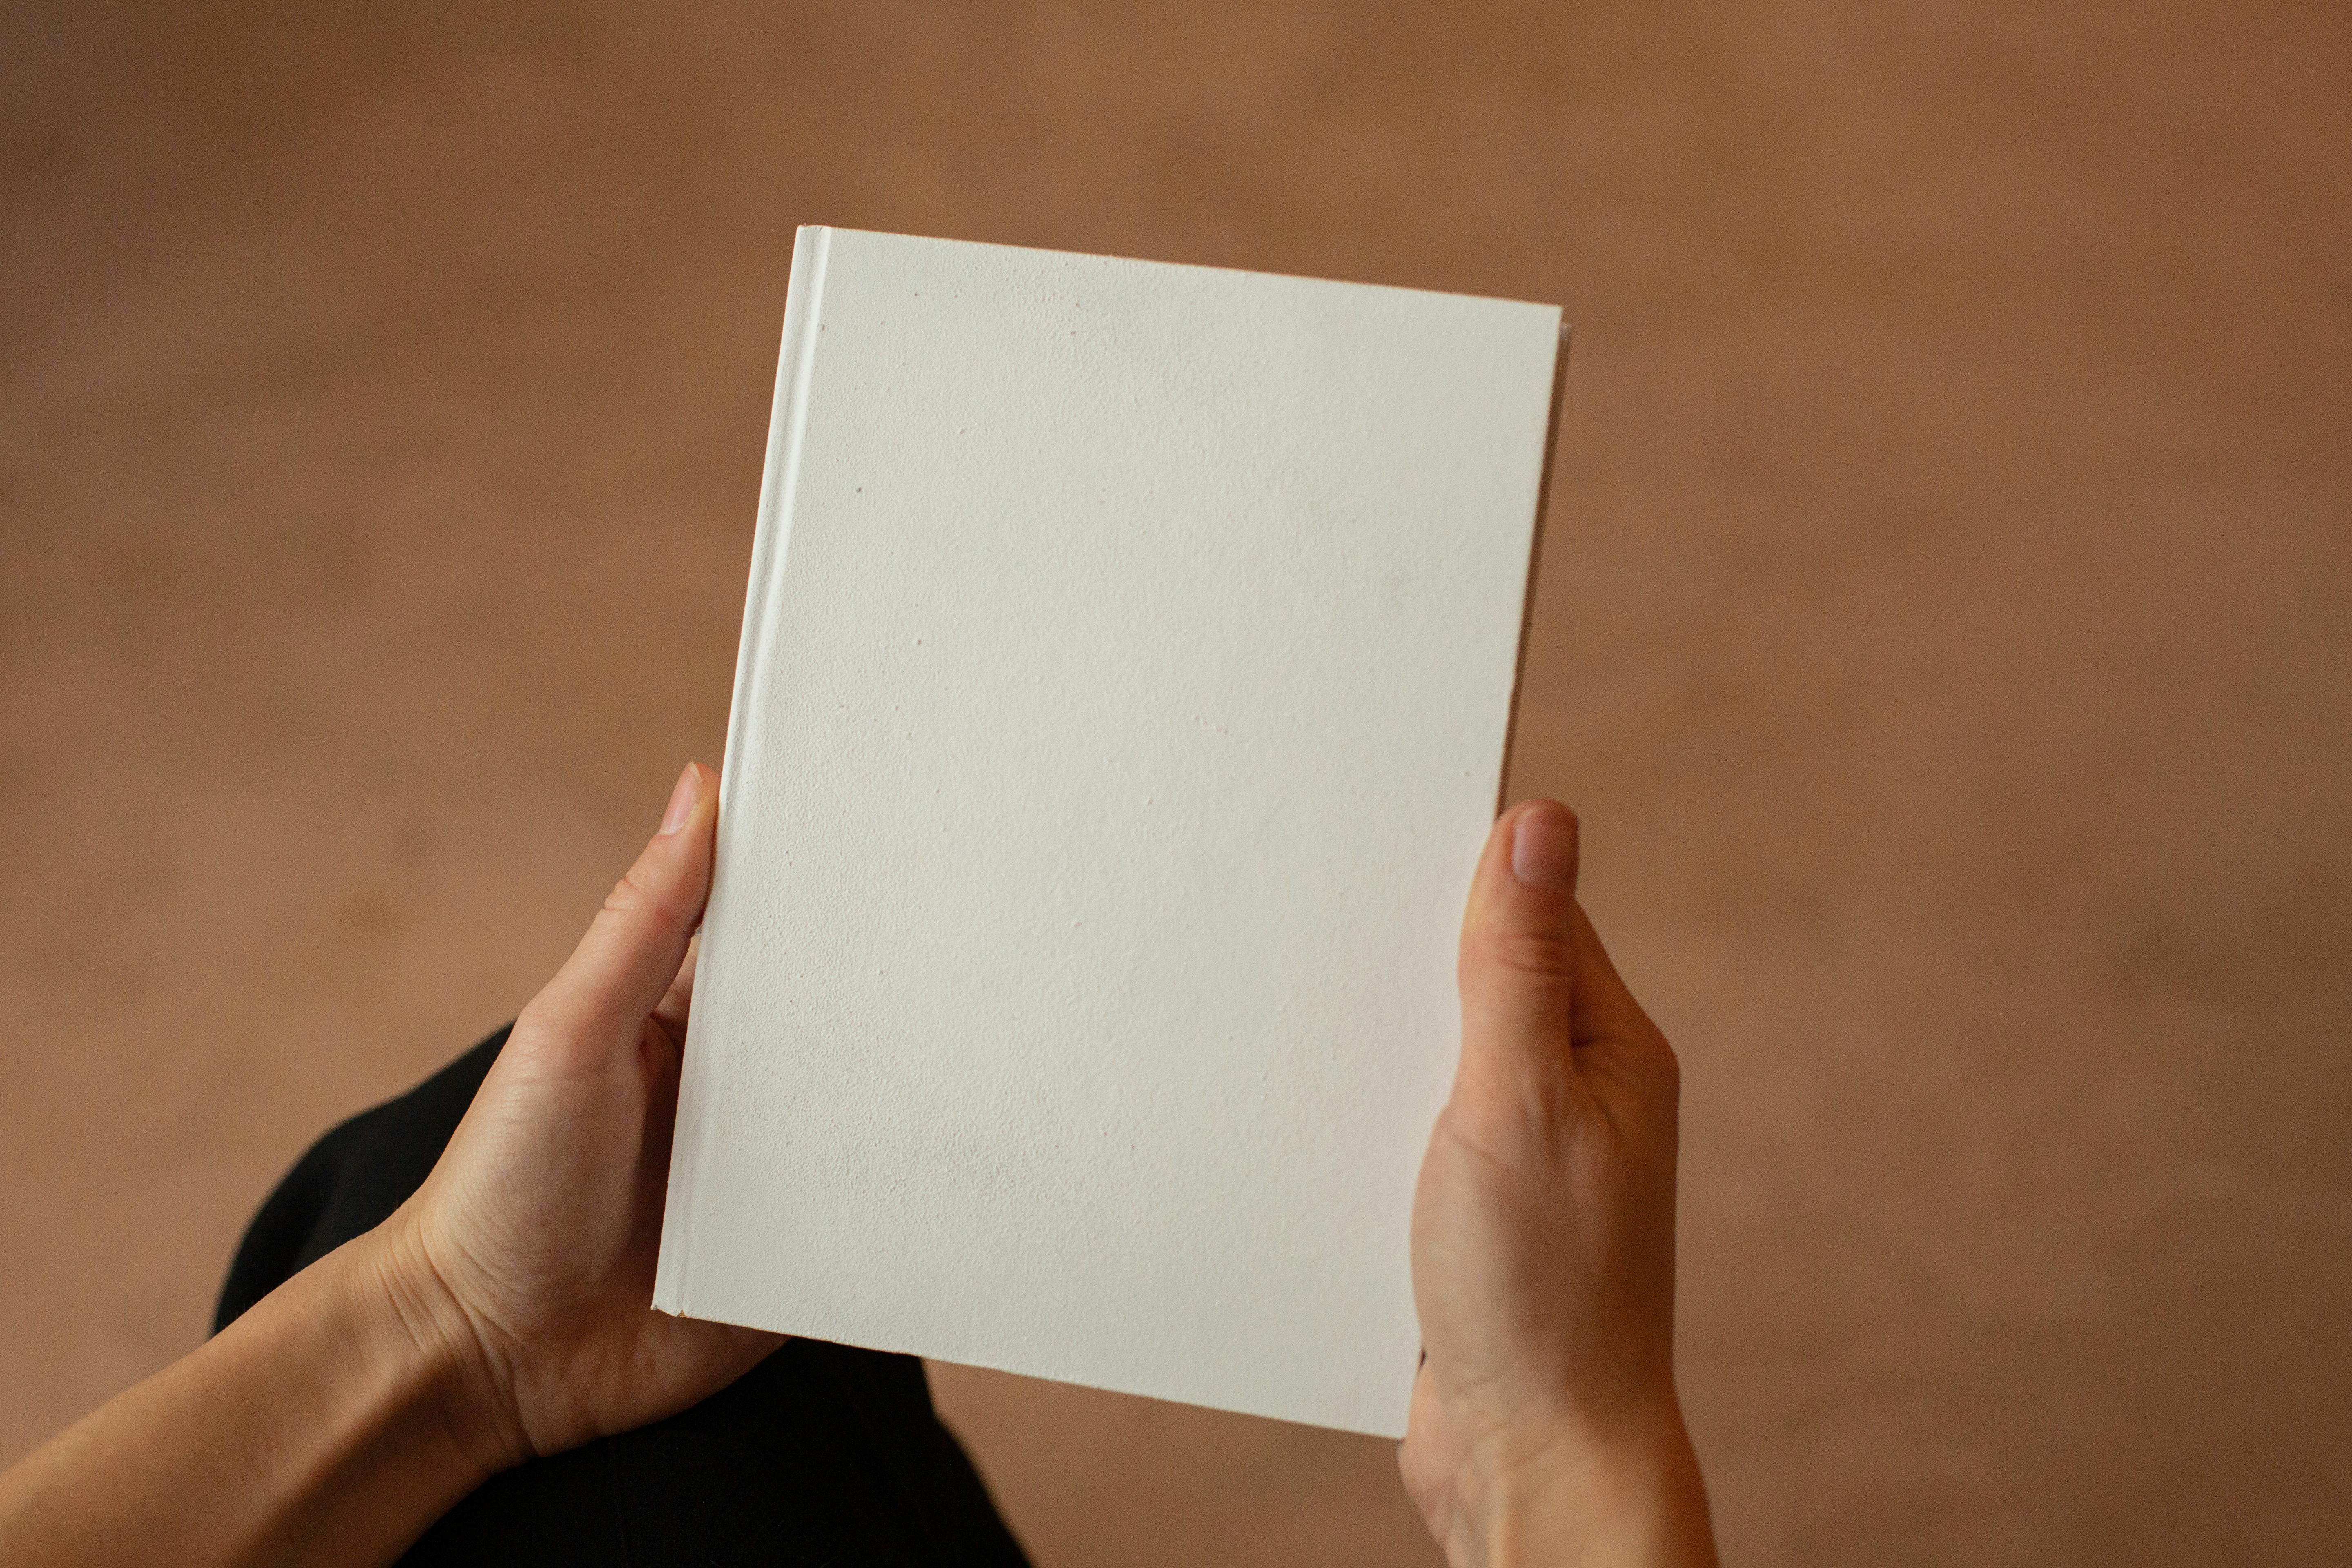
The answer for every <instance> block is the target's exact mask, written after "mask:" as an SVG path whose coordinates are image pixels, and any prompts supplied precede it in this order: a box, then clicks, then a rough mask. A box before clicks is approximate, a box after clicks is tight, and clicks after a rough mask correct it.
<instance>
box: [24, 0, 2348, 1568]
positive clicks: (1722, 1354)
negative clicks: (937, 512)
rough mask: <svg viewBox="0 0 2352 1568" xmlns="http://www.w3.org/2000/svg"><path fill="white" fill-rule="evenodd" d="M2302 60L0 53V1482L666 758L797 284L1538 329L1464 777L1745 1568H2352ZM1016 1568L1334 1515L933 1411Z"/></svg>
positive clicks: (1094, 10)
mask: <svg viewBox="0 0 2352 1568" xmlns="http://www.w3.org/2000/svg"><path fill="white" fill-rule="evenodd" d="M2347 18H2352V13H2347V12H2346V11H2345V10H2344V9H2343V8H2341V7H2336V6H2323V5H2291V4H2255V5H2225V4H2222V3H2221V0H2207V3H2203V4H2178V3H2171V0H2165V3H2154V4H2151V3H2137V4H2126V3H2122V0H2095V3H2089V4H2082V5H2071V6H2064V7H2055V6H2043V5H2025V4H1995V5H1964V4H1959V3H1958V0H1886V3H1882V4H1876V5H1872V4H1867V3H1864V0H1791V3H1790V4H1785V5H1772V6H1762V7H1758V6H1740V5H1729V4H1720V3H1706V0H1668V3H1666V4H1663V5H1634V4H1618V5H1532V4H1526V5H1502V4H1497V5H1422V6H1412V5H1339V4H1270V5H1233V6H1223V7H1219V6H1202V5H1186V6H1172V5H1171V6H1141V5H1120V4H1102V5H1092V6H1087V7H1064V6H1055V5H1004V6H985V5H948V4H937V3H934V4H917V3H913V0H860V3H857V4H842V5H779V6H774V7H769V8H758V7H751V6H741V5H712V6H697V7H654V6H642V5H604V6H595V5H583V6H579V7H575V8H564V9H556V8H551V7H542V6H538V5H514V6H504V7H488V8H485V7H477V6H472V5H454V4H440V5H436V4H418V5H404V6H386V5H356V6H339V7H318V6H310V5H293V4H283V3H278V4H253V3H250V0H236V3H226V4H216V5H210V6H205V7H184V6H165V5H152V6H141V5H112V4H78V5H47V6H42V7H34V6H26V5H11V6H9V7H8V9H7V10H6V12H5V22H0V552H5V553H0V805H5V821H6V823H7V835H6V853H7V862H8V876H9V880H10V884H11V893H10V896H9V898H8V899H7V900H6V902H5V912H0V954H5V959H0V962H5V971H0V1009H5V1011H0V1019H5V1046H0V1048H5V1052H6V1068H5V1085H6V1087H5V1091H0V1179H5V1186H0V1260H5V1261H0V1335H4V1336H5V1344H4V1345H0V1366H5V1389H0V1459H5V1458H14V1457H15V1456H16V1455H17V1454H18V1453H21V1452H22V1451H23V1450H24V1449H26V1447H29V1446H30V1445H32V1444H33V1443H34V1442H36V1441H37V1440H38V1439H40V1438H41V1437H42V1436H45V1435H47V1434H48V1433H50V1432H52V1431H53V1430H55V1429H56V1428H58V1426H61V1425H62V1424H64V1423H65V1422H67V1421H68V1419H69V1418H71V1417H72V1416H74V1415H77V1414H78V1413H79V1412H80V1411H82V1410H83V1409H85V1408H87V1407H88V1406H89V1405H92V1404H93V1403H94V1402H96V1401H98V1400H99V1399H100V1398H101V1397H103V1396H104V1395H106V1394H110V1393H111V1392H113V1391H114V1390H116V1389H118V1388H120V1387H121V1386H123V1385H124V1384H128V1383H129V1382H131V1381H132V1380H133V1379H135V1378H137V1377H139V1376H140V1375H141V1374H142V1373H146V1372H148V1371H149V1370H151V1369H152V1368H154V1367H155V1366H157V1365H159V1364H161V1363H163V1362H164V1361H166V1360H168V1359H169V1358H171V1357H173V1355H175V1354H177V1353H179V1352H183V1351H184V1350H185V1349H187V1348H188V1347H189V1346H190V1345H192V1344H193V1343H194V1342H196V1340H197V1339H198V1337H199V1335H200V1333H201V1332H202V1329H203V1325H204V1322H205V1313H206V1310H207V1304H208V1298H209V1295H210V1292H211V1290H212V1289H213V1288H214V1286H215V1282H216V1280H217V1278H218V1275H219V1272H220V1269H221V1268H222V1266H223V1263H224V1261H225V1259H226V1255H227V1253H228V1250H229V1248H230V1247H231V1245H232V1243H233V1241H234V1239H235V1237H236V1232H237V1229H238V1227H239V1226H240V1225H241V1224H242V1222H243V1220H244V1219H245V1217H246V1215H247V1212H248V1211H249V1209H250V1207H251V1205H253V1204H254V1203H255V1202H256V1200H257V1198H258V1197H259V1195H260V1194H262V1192H263V1191H264V1190H265V1189H266V1187H267V1186H268V1184H269V1183H270V1182H271V1181H272V1180H274V1179H275V1178H276V1176H277V1175H278V1173H279V1172H280V1171H281V1170H282V1169H283V1168H284V1167H285V1166H286V1164H287V1163H289V1161H290V1160H291V1159H292V1158H293V1156H294V1155H295V1154H296V1152H298V1151H299V1149H300V1148H301V1146H302V1145H303V1144H304V1143H305V1142H307V1141H308V1140H309V1139H310V1137H312V1136H313V1135H314V1134H315V1133H317V1132H318V1131H320V1130H321V1129H322V1128H323V1127H325V1126H326V1125H327V1124H328V1123H329V1122H331V1121H333V1120H335V1119H337V1118H338V1117H340V1116H341V1115H342V1114H344V1113H345V1112H346V1111H348V1110H352V1109H353V1108H356V1107H358V1106H360V1105H362V1103H365V1102H367V1101H370V1100H374V1099H377V1098H380V1097H382V1096H383V1095H386V1094H388V1093H391V1092H394V1091H395V1090H397V1089H401V1088H403V1087H404V1086H405V1085H407V1084H408V1083H410V1082H411V1081H412V1080H414V1079H416V1078H418V1077H419V1076H421V1075H423V1074H424V1073H425V1072H426V1071H427V1070H428V1069H430V1068H433V1067H434V1066H436V1064H438V1063H439V1062H440V1061H441V1060H442V1059H443V1058H446V1057H447V1056H449V1055H450V1054H452V1053H453V1052H455V1051H456V1050H457V1049H458V1048H459V1047H462V1046H464V1045H465V1044H467V1042H468V1041H470V1040H472V1039H473V1038H474V1037H476V1036H478V1034H480V1033H481V1032H483V1031H484V1030H485V1029H487V1028H488V1027H489V1026H492V1025H494V1024H496V1023H498V1022H499V1021H500V1020H502V1019H503V1018H505V1017H507V1016H509V1014H511V1013H512V1012H513V1011H514V1009H515V1008H516V1007H517V1006H518V1005H520V1003H521V1002H522V1000H523V999H524V998H526V997H527V996H528V995H529V994H530V992H531V991H532V990H533V989H534V988H535V986H536V984H537V983H538V982H539V981H540V980H541V978H542V977H544V976H545V975H546V974H547V973H549V972H550V971H551V968H552V966H553V965H554V963H556V962H557V960H558V959H559V957H560V956H561V955H562V953H563V952H565V951H566V950H567V948H568V946H569V944H570V942H571V941H572V938H573V936H574V935H575V933H576V932H577V931H578V930H579V929H580V927H581V925H582V924H583V921H584V919H585V917H586V915H587V913H588V912H589V911H590V910H592V909H593V906H594V904H595V902H596V900H597V899H598V898H599V897H600V896H601V894H602V893H603V891H604V888H605V886H606V885H607V882H608V880H609V879H610V878H611V877H612V876H613V875H614V873H615V872H616V871H617V870H618V868H620V867H621V866H622V865H623V864H624V863H625V860H626V859H627V858H628V856H629V855H630V854H631V853H632V852H633V850H634V848H635V845H636V843H637V842H638V841H639V839H640V837H641V836H642V835H644V834H645V833H646V832H647V831H648V830H649V828H650V826H651V825H652V822H653V820H654V818H655V816H656V815H657V813H658V811H659V808H660V805H661V803H662V799H663V795H664V792H665V791H666V789H667V786H668V784H669V782H670V779H671V777H672V776H673V774H674V773H675V771H676V770H677V766H678V765H679V763H681V762H682V761H683V760H685V759H686V758H688V757H689V756H700V757H704V758H709V759H711V760H714V761H715V760H716V758H717V754H718V752H719V744H720V738H721V731H722V727H723V722H724V719H725V713H726V707H727V700H728V686H729V679H730V668H731V664H730V660H731V657H732V651H733V648H734V644H735V635H736V629H737V618H738V616H739V614H740V603H741V594H742V585H743V584H742V574H743V570H744V565H745V561H746V558H747V553H748V550H749V545H750V540H751V513H752V501H753V497H754V493H755V490H756V488H757V484H758V479H759V470H760V461H761V439H762V432H763V429H764V421H765V419H766V415H767V399H768V395H769V390H770V378H771V374H772V365H773V355H774V353H775V347H776V339H777V328H778V322H779V320H780V317H781V313H782V303H783V288H784V279H785V268H786V259H787V256H788V251H789V247H790V243H791V237H792V229H793V225H795V224H797V223H802V222H826V223H835V224H843V225H851V226H868V227H878V228H891V229H904V230H913V231H918V232H922V233H932V234H943V235H951V236H961V237H975V238H988V239H996V240H1004V241H1012V242H1016V243H1023V244H1034V245H1047V246H1059V247H1072V248H1080V249H1087V250H1102V251H1111V252H1118V253H1124V254H1129V255H1138V256H1146V257H1158V258H1170V259H1176V260H1184V261H1195V262H1208V263H1217V264H1223V265H1234V266H1247V267H1253V268H1266V269H1274V270H1281V271H1293V272H1305V273H1316V274H1324V275H1328V276H1334V277H1342V278H1357V279H1371V280H1376V281H1383V282H1391V283H1401V284H1412V285H1419V286H1426V287H1432V288H1441V289H1464V290H1471V291H1477V292H1486V293H1496V294H1507V295H1516V296H1520V297H1524V298H1531V299H1538V300H1560V301H1563V302H1565V303H1566V304H1567V305H1568V306H1569V308H1570V316H1571V318H1572V319H1573V320H1574V321H1576V322H1577V324H1578V328H1579V331H1578V339H1577V347H1576V353H1575V358H1574V363H1573V364H1572V366H1571V369H1570V379H1569V396H1568V406H1567V423H1566V428H1565V436H1564V439H1563V442H1562V455H1561V468H1560V471H1559V480H1558V482H1557V484H1556V486H1555V489H1554V492H1553V509H1554V513H1553V517H1552V520H1551V535H1550V537H1551V540H1552V544H1551V547H1550V548H1549V552H1548V553H1547V555H1546V558H1545V563H1544V566H1545V569H1544V575H1543V582H1542V585H1541V592H1540V595H1539V602H1538V621H1537V633H1536V639H1537V646H1536V648H1535V651H1534V665H1533V672H1532V675H1531V677H1530V684H1529V690H1528V699H1527V700H1528V708H1527V710H1526V713H1525V716H1524V719H1523V722H1522V731H1521V732H1522V734H1523V736H1524V737H1525V741H1524V745H1523V752H1522V758H1521V763H1520V766H1519V770H1518V776H1517V788H1518V790H1519V791H1520V792H1521V793H1533V792H1538V791H1541V792H1547V793H1557V794H1559V795H1563V796H1565V797H1566V798H1568V799H1570V801H1572V802H1574V803H1576V804H1577V805H1579V806H1580V808H1581V810H1582V811H1583V813H1584V816H1585V820H1586V823H1587V833H1588V838H1587V843H1588V851H1587V854H1588V868H1589V870H1588V880H1587V889H1588V902H1589V904H1590V905H1591V908H1592V910H1593V911H1594V913H1595V916H1596V918H1597V920H1598V921H1600V923H1601V927H1602V929H1603V930H1604V931H1606V932H1608V933H1609V934H1610V935H1611V937H1612V940H1613V943H1614V945H1615V947H1616V950H1617V952H1618V953H1619V956H1620V962H1621V963H1622V966H1623V967H1624V968H1625V969H1626V970H1627V972H1628V973H1629V975H1630V976H1631V978H1632V979H1633V981H1634V983H1635V984H1636V985H1637V987H1638V988H1639V989H1640V990H1642V991H1643V994H1645V995H1646V996H1647V997H1649V998H1650V1000H1651V1002H1652V1005H1653V1008H1654V1011H1655V1012H1656V1013H1657V1014H1658V1016H1660V1018H1661V1020H1662V1021H1663V1022H1664V1024H1665V1025H1666V1026H1667V1028H1668V1031H1669V1033H1670V1034H1672V1035H1673V1036H1674V1037H1675V1039H1676V1040H1677V1041H1678V1043H1679V1044H1680V1046H1681V1047H1682V1050H1683V1053H1684V1058H1685V1064H1686V1068H1687V1073H1688V1080H1689V1087H1688V1095H1687V1104H1686V1135H1685V1142H1686V1169H1687V1176H1686V1184H1685V1231H1684V1236H1685V1263H1684V1279H1685V1297H1684V1312H1683V1335H1684V1338H1683V1366H1684V1378H1685V1392H1686V1394H1687V1397H1688V1400H1689V1404H1690V1407H1691V1415H1692V1418H1693V1422H1694V1425H1695V1426H1696V1433H1697V1436H1698V1441H1699V1445H1700V1447H1701V1450H1702V1452H1703V1454H1704V1456H1705V1458H1706V1462H1707V1465H1708V1468H1709V1471H1710V1475H1711V1478H1712V1481H1713V1486H1714V1492H1715V1499H1716V1506H1717V1513H1718V1517H1719V1519H1720V1521H1721V1526H1722V1531H1723V1534H1724V1537H1725V1540H1726V1544H1727V1548H1728V1551H1729V1555H1730V1557H1731V1559H1732V1560H1734V1561H1737V1562H1740V1563H1749V1564H1781V1563H1787V1564H1796V1563H1876V1562H1903V1563H1954V1564H1958V1563H1970V1564H1984V1563H2073V1562H2092V1561H2131V1562H2137V1563H2213V1562H2231V1563H2257V1562H2260V1563H2314V1562H2320V1561H2326V1560H2337V1561H2342V1560H2352V1352H2348V1351H2347V1323H2352V1148H2347V1128H2352V1114H2347V1113H2352V1053H2347V1024H2352V865H2348V864H2347V848H2352V820H2347V818H2352V795H2347V790H2346V788H2345V785H2344V782H2343V773H2344V770H2345V768H2346V766H2347V763H2352V730H2347V686H2348V685H2352V616H2347V611H2352V603H2347V601H2348V600H2352V527H2347V523H2352V517H2347V503H2352V368H2348V367H2352V222H2347V190H2352V180H2347V176H2352V91H2347V83H2352V19H2347ZM940 1385H941V1391H942V1397H943V1400H944V1402H945V1404H946V1405H947V1406H948V1407H949V1409H950V1413H951V1414H952V1415H953V1416H954V1417H955V1419H956V1420H957V1421H958V1422H959V1423H960V1425H961V1426H962V1428H963V1430H964V1431H965V1432H966V1433H967V1434H968V1436H970V1437H971V1440H972V1442H973V1444H974V1446H975V1447H976V1449H977V1451H978V1453H979V1456H980V1458H982V1462H983V1464H984V1466H985V1467H986V1468H988V1470H989V1471H990V1472H991V1474H992V1477H993V1478H994V1479H995V1481H996V1483H997V1484H998V1486H999V1488H1000V1489H1001V1491H1002V1492H1003V1496H1004V1498H1005V1500H1006V1501H1007V1504H1008V1507H1009V1510H1010V1511H1011V1513H1012V1514H1013V1518H1014V1519H1015V1521H1016V1522H1017V1523H1018V1525H1019V1526H1020V1527H1021V1528H1022V1529H1023V1530H1024V1531H1025V1532H1026V1534H1027V1535H1028V1537H1029V1539H1030V1541H1031V1542H1032V1543H1033V1546H1034V1549H1035V1551H1036V1553H1037V1556H1038V1559H1039V1561H1040V1563H1041V1564H1044V1565H1045V1568H1063V1565H1076V1564H1082V1563H1135V1564H1162V1563H1166V1564H1174V1563H1211V1562H1214V1563H1266V1564H1274V1563H1281V1564H1315V1563H1369V1564H1387V1563H1398V1564H1403V1563H1430V1562H1432V1561H1433V1553H1432V1552H1431V1551H1430V1550H1429V1548H1428V1546H1427V1545H1426V1543H1425V1542H1423V1540H1422V1539H1421V1537H1420V1534H1419V1531H1418V1528H1417V1525H1416V1523H1415V1521H1414V1520H1413V1518H1412V1514H1411V1512H1410V1510H1409V1509H1408V1508H1407V1506H1406V1505H1405V1504H1404V1502H1403V1500H1402V1497H1401V1495H1400V1494H1399V1492H1398V1490H1397V1488H1396V1486H1395V1483H1394V1479H1393V1470H1392V1462H1391V1454H1390V1451H1389V1449H1388V1448H1387V1447H1386V1446H1385V1445H1382V1444H1379V1443H1374V1442H1369V1441H1360V1440H1357V1439H1352V1438H1346V1437H1339V1436H1332V1435H1328V1434H1322V1433H1317V1432H1311V1431H1307V1430H1303V1429H1296V1428H1289V1427H1284V1426H1275V1425H1272V1424H1267V1423H1260V1422H1253V1421H1248V1420H1244V1419H1240V1418H1234V1417H1224V1416H1218V1415H1208V1414H1205V1413H1202V1412H1197V1411H1190V1410H1184V1409H1179V1408H1174V1407H1169V1406H1160V1405H1148V1404H1145V1403H1142V1402H1139V1401H1133V1400H1124V1399H1118V1398H1112V1397H1109V1396H1105V1395H1099V1394H1087V1393H1083V1392H1079V1391H1074V1390H1067V1389H1060V1388H1055V1387H1050V1386H1040V1385H1034V1384H1024V1383H1021V1382H1018V1381H1015V1380H1012V1379H1007V1378H1003V1377H997V1376H992V1375H984V1374H977V1373H958V1372H953V1371H950V1372H948V1373H943V1374H942V1375H941V1377H940Z"/></svg>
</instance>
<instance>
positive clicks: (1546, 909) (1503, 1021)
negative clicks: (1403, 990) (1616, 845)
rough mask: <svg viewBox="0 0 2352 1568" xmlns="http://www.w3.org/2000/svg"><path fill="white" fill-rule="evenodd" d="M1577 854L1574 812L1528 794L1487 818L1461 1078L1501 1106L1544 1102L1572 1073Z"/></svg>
mask: <svg viewBox="0 0 2352 1568" xmlns="http://www.w3.org/2000/svg"><path fill="white" fill-rule="evenodd" d="M1577 856H1578V849H1577V823H1576V817H1575V816H1574V814H1572V813H1571V812H1570V810H1569V809H1568V808H1567V807H1566V806H1564V805H1560V804H1559V802H1557V801H1549V800H1538V801H1529V802H1527V803H1526V804H1524V805H1518V806H1516V807H1514V808H1513V809H1512V810H1510V811H1508V812H1507V813H1505V814H1504V816H1503V817H1502V819H1501V820H1500V821H1498V822H1496V824H1495V829H1494V832H1493V833H1492V834H1490V835H1489V836H1488V837H1487V840H1486V854H1485V855H1484V856H1483V857H1481V858H1480V860H1479V864H1478V871H1477V875H1476V877H1475V879H1474V880H1473V882H1472V884H1471V890H1470V906H1469V909H1468V910H1467V911H1466V912H1465V915H1464V918H1463V922H1462V958H1461V965H1460V979H1461V986H1462V1068H1461V1077H1460V1082H1461V1084H1462V1085H1463V1086H1474V1087H1475V1086H1484V1087H1489V1088H1491V1089H1494V1090H1495V1091H1496V1093H1498V1094H1499V1095H1501V1096H1502V1097H1503V1102H1504V1103H1507V1104H1527V1103H1528V1097H1529V1096H1531V1095H1532V1096H1535V1097H1537V1100H1538V1101H1542V1100H1549V1099H1550V1097H1551V1096H1552V1095H1554V1094H1556V1093H1558V1092H1559V1091H1560V1090H1561V1089H1565V1088H1567V1087H1569V1086H1570V1084H1571V1083H1572V1080H1573V1079H1574V1077H1575V1070H1576V1069H1575V1065H1574V1061H1573V1058H1572V1056H1571V1053H1570V1049H1569V1041H1570V1021H1571V1018H1572V1017H1573V1014H1574V1009H1575V1004H1576V994H1577V981H1578V974H1577V970H1578V963H1579V957H1580V953H1579V944H1578V942H1577V940H1576V872H1577ZM1459 1095H1460V1090H1459V1089H1457V1098H1459Z"/></svg>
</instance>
